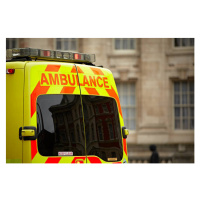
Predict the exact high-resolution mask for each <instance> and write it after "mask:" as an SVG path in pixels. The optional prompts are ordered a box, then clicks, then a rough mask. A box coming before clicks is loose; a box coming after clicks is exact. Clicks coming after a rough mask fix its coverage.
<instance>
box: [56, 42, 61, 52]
mask: <svg viewBox="0 0 200 200" xmlns="http://www.w3.org/2000/svg"><path fill="white" fill-rule="evenodd" d="M56 49H58V50H61V41H60V40H57V41H56Z"/></svg>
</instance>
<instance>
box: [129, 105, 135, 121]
mask: <svg viewBox="0 0 200 200" xmlns="http://www.w3.org/2000/svg"><path fill="white" fill-rule="evenodd" d="M128 112H129V113H128V117H129V119H131V120H132V119H134V118H135V109H134V108H129V109H128Z"/></svg>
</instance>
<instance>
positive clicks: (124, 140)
mask: <svg viewBox="0 0 200 200" xmlns="http://www.w3.org/2000/svg"><path fill="white" fill-rule="evenodd" d="M123 146H124V152H125V154H126V155H127V147H126V139H123Z"/></svg>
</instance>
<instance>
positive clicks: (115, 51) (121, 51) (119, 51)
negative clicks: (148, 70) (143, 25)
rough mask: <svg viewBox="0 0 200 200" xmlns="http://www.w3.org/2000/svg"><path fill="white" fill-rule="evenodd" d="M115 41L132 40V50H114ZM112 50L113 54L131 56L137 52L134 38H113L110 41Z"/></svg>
mask: <svg viewBox="0 0 200 200" xmlns="http://www.w3.org/2000/svg"><path fill="white" fill-rule="evenodd" d="M116 39H121V40H122V39H134V49H115V40H116ZM112 49H113V53H114V54H132V53H136V52H137V39H136V38H113V39H112Z"/></svg>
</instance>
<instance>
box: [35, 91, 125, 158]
mask: <svg viewBox="0 0 200 200" xmlns="http://www.w3.org/2000/svg"><path fill="white" fill-rule="evenodd" d="M82 104H83V111H84V121H85V127H84V123H83V114H82V107H81V98H80V96H79V95H62V94H57V95H41V96H39V97H38V99H37V129H38V151H39V153H40V154H41V155H42V156H59V153H63V152H64V153H66V152H67V153H69V155H73V156H84V155H85V152H86V153H87V155H92V156H98V157H100V158H101V159H103V160H104V161H119V160H121V159H122V156H123V148H122V138H121V129H120V123H119V115H118V109H117V104H116V101H115V100H114V99H113V98H109V97H101V96H88V95H85V96H84V95H82ZM84 130H85V136H84ZM85 143H86V151H85Z"/></svg>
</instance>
